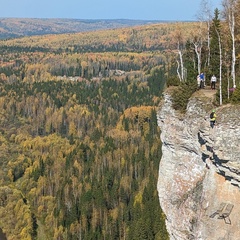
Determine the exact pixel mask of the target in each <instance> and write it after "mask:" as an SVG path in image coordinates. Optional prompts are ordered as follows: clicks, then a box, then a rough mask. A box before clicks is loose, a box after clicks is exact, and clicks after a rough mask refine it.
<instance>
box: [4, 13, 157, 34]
mask: <svg viewBox="0 0 240 240" xmlns="http://www.w3.org/2000/svg"><path fill="white" fill-rule="evenodd" d="M159 22H161V21H151V20H149V21H147V20H128V19H115V20H111V19H99V20H97V19H96V20H93V19H62V18H57V19H54V18H50V19H49V18H46V19H41V18H0V39H8V38H16V37H23V36H34V35H45V34H62V33H75V32H87V31H95V30H100V29H105V30H106V29H114V28H123V27H131V26H141V25H147V24H153V23H159Z"/></svg>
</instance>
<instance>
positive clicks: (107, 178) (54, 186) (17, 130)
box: [0, 9, 240, 240]
mask: <svg viewBox="0 0 240 240" xmlns="http://www.w3.org/2000/svg"><path fill="white" fill-rule="evenodd" d="M206 23H209V25H208V24H206ZM227 23H228V20H227V19H225V20H219V11H218V10H217V9H216V10H215V13H214V17H213V18H212V20H211V21H210V20H209V22H207V21H203V22H192V23H186V22H185V23H164V24H152V25H147V26H140V27H131V28H123V29H115V30H105V31H96V32H87V33H76V34H62V35H57V34H55V35H44V36H34V37H23V38H15V39H8V40H2V41H0V56H1V59H0V108H1V113H0V142H1V144H0V150H1V151H0V162H1V169H0V176H1V178H0V183H1V187H0V228H1V229H2V230H3V232H4V233H5V234H6V236H7V239H9V240H13V239H14V240H15V239H24V240H27V239H73V240H74V239H84V240H87V239H89V240H90V239H106V240H107V239H109V240H112V239H159V240H161V239H162V240H166V239H168V233H167V231H166V228H165V218H164V214H163V212H162V210H161V208H160V205H159V199H158V194H157V187H156V184H157V178H158V167H159V162H160V159H161V142H160V129H159V128H158V126H157V120H156V111H157V107H158V105H159V103H160V101H161V99H162V93H163V91H164V89H165V87H166V86H172V85H174V86H175V88H176V89H177V91H178V92H177V93H178V94H177V96H178V97H179V99H177V101H178V103H177V104H176V102H175V105H176V108H177V107H178V106H182V103H181V101H183V100H182V99H184V98H187V99H188V98H189V94H190V95H191V92H192V91H196V90H197V81H196V76H197V74H198V73H199V72H200V71H203V72H204V73H205V76H206V83H207V84H208V83H209V80H210V76H211V75H212V74H213V73H214V74H215V75H216V76H217V78H218V79H221V82H220V83H221V88H222V89H221V90H220V88H219V90H218V92H217V96H218V97H217V101H218V100H219V99H220V98H222V100H223V103H228V102H234V103H238V102H239V100H240V93H239V90H238V86H239V60H238V56H239V51H240V49H238V47H235V46H240V45H233V42H232V41H231V40H230V39H232V37H231V36H232V35H231V33H229V31H228V24H227ZM239 24H240V23H239V22H238V21H237V20H236V21H235V25H234V27H235V28H237V26H238V25H239ZM207 26H209V28H208V27H207ZM216 29H217V30H216ZM238 29H240V28H238ZM235 34H236V36H235V37H236V38H234V39H235V40H234V41H235V42H234V43H236V42H237V41H238V40H239V39H240V38H239V37H238V36H239V35H238V34H239V33H238V31H236V32H235ZM208 36H209V38H208ZM208 40H209V42H208ZM208 43H209V44H208ZM219 43H221V44H219ZM219 46H220V47H219ZM233 47H235V48H234V50H235V53H236V56H237V58H236V59H237V61H235V62H234V63H235V64H231V61H232V60H231V57H230V56H232V49H233ZM221 57H222V58H221ZM233 67H234V69H236V71H233ZM233 74H234V75H233ZM235 76H236V78H235ZM229 79H230V80H229ZM233 79H235V80H234V81H235V82H233ZM234 83H235V84H236V91H234V92H233V93H231V94H228V88H230V87H232V86H233V84H234ZM186 89H187V90H186ZM189 89H191V91H189ZM216 104H218V102H217V103H216ZM169 134H170V133H169Z"/></svg>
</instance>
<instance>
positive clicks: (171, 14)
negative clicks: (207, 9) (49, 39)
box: [0, 0, 222, 21]
mask: <svg viewBox="0 0 240 240" xmlns="http://www.w3.org/2000/svg"><path fill="white" fill-rule="evenodd" d="M201 2H202V0H118V1H116V0H0V6H1V14H0V17H20V18H74V19H138V20H173V21H175V20H176V21H185V20H196V15H197V13H198V12H199V10H200V3H201ZM209 2H211V6H212V9H215V8H219V9H221V2H222V0H209Z"/></svg>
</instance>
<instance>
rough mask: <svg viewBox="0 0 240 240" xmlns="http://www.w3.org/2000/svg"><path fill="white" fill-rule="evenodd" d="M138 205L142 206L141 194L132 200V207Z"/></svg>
mask: <svg viewBox="0 0 240 240" xmlns="http://www.w3.org/2000/svg"><path fill="white" fill-rule="evenodd" d="M137 203H139V204H140V205H141V204H142V192H138V194H137V195H136V196H135V198H134V204H133V205H134V206H136V204H137Z"/></svg>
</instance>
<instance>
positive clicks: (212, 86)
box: [211, 75, 217, 90]
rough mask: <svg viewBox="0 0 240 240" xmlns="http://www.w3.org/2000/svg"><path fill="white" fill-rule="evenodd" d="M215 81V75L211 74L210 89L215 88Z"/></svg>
mask: <svg viewBox="0 0 240 240" xmlns="http://www.w3.org/2000/svg"><path fill="white" fill-rule="evenodd" d="M216 82H217V78H216V76H215V75H212V77H211V89H212V90H215V88H216Z"/></svg>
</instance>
